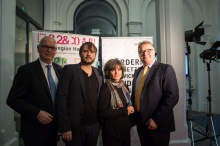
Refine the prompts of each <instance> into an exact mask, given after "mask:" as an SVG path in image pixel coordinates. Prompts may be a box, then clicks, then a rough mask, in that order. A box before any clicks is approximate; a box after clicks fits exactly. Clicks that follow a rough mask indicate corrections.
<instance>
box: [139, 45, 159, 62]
mask: <svg viewBox="0 0 220 146" xmlns="http://www.w3.org/2000/svg"><path fill="white" fill-rule="evenodd" d="M138 54H139V57H140V59H141V61H142V63H143V64H144V65H150V64H151V63H153V61H154V59H155V50H154V47H153V46H152V45H151V44H143V45H142V47H141V48H140V49H139V50H138Z"/></svg>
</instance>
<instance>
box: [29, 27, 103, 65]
mask: <svg viewBox="0 0 220 146" xmlns="http://www.w3.org/2000/svg"><path fill="white" fill-rule="evenodd" d="M45 36H50V37H53V38H54V39H55V40H56V42H57V54H56V56H55V57H54V60H53V62H55V63H57V64H59V65H61V66H64V65H66V64H77V63H79V62H80V61H81V60H80V57H79V48H80V46H81V45H82V44H83V43H85V42H92V43H94V44H95V46H96V47H97V48H98V47H99V37H96V36H88V35H79V34H69V33H57V32H48V31H33V32H32V60H36V59H37V58H38V57H39V54H38V52H37V45H38V44H39V42H40V40H41V39H42V38H43V37H45ZM93 66H95V67H97V66H98V52H97V57H96V60H95V62H94V63H93Z"/></svg>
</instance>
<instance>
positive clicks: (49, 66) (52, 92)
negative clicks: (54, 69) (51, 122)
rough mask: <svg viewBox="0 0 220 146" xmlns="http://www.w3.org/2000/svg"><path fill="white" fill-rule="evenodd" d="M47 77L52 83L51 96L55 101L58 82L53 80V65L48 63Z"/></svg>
mask: <svg viewBox="0 0 220 146" xmlns="http://www.w3.org/2000/svg"><path fill="white" fill-rule="evenodd" d="M47 77H48V81H49V85H50V92H51V98H52V101H53V103H54V101H55V96H56V84H55V82H54V80H53V77H52V74H51V65H47Z"/></svg>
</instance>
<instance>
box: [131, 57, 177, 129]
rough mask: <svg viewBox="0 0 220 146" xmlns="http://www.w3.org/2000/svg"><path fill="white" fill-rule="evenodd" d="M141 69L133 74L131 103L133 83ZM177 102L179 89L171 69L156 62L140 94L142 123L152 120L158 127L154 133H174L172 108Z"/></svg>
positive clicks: (133, 91)
mask: <svg viewBox="0 0 220 146" xmlns="http://www.w3.org/2000/svg"><path fill="white" fill-rule="evenodd" d="M141 69H142V67H140V68H138V69H137V70H136V72H135V74H134V79H133V85H132V101H133V103H135V102H134V101H135V88H136V86H135V83H136V79H137V76H138V73H139V72H140V70H141ZM178 100H179V89H178V84H177V79H176V74H175V71H174V69H173V67H172V66H171V65H168V64H162V63H159V62H157V61H156V62H155V63H154V64H153V66H152V67H151V69H150V71H149V72H148V75H147V78H146V80H145V84H144V86H143V89H142V93H141V116H142V121H143V122H144V123H147V121H148V120H149V118H152V119H153V120H154V121H155V122H156V124H157V125H158V128H157V130H155V131H158V132H171V131H174V130H175V122H174V114H173V107H174V106H175V105H176V104H177V102H178ZM146 129H147V128H146Z"/></svg>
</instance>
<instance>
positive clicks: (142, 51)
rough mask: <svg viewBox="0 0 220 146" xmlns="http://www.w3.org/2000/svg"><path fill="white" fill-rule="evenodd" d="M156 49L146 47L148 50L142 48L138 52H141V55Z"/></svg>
mask: <svg viewBox="0 0 220 146" xmlns="http://www.w3.org/2000/svg"><path fill="white" fill-rule="evenodd" d="M153 50H154V49H146V50H140V51H138V53H139V54H140V55H142V54H144V53H146V52H147V53H151V52H152V51H153Z"/></svg>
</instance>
